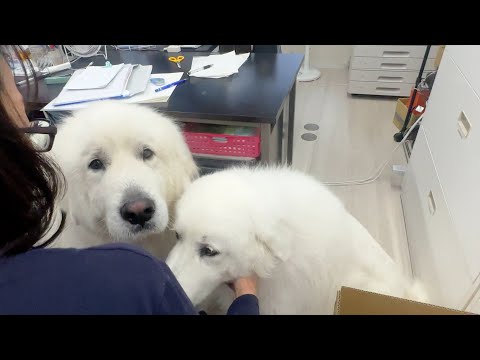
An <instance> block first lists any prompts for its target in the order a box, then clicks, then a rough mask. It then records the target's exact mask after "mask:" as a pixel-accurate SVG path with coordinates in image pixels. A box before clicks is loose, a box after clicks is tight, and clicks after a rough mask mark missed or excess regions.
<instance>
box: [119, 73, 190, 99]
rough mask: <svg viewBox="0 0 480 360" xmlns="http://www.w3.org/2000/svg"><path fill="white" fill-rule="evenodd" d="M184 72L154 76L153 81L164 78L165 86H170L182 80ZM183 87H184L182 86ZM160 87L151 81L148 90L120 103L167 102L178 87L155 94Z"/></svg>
mask: <svg viewBox="0 0 480 360" xmlns="http://www.w3.org/2000/svg"><path fill="white" fill-rule="evenodd" d="M182 75H183V72H175V73H167V74H152V76H151V77H150V78H151V79H155V78H156V79H158V78H163V79H165V84H164V85H168V84H171V83H173V82H175V81H178V80H180V79H181V78H182ZM162 86H163V85H162ZM180 86H182V85H180ZM159 87H160V86H156V85H153V84H152V82H151V81H149V82H148V85H147V88H146V89H145V91H144V92H143V93H141V94H138V95H135V96H132V97H131V98H128V99H123V100H120V101H124V102H128V103H153V102H166V101H167V100H168V98H169V97H170V95H172V94H173V91H174V90H175V89H176V88H177V86H176V85H175V86H172V87H169V88H168V89H165V90H162V91H159V92H155V89H158V88H159Z"/></svg>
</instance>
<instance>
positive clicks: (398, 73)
mask: <svg viewBox="0 0 480 360" xmlns="http://www.w3.org/2000/svg"><path fill="white" fill-rule="evenodd" d="M426 47H427V46H426V45H356V46H354V48H353V54H352V58H351V60H350V76H349V82H348V90H347V91H348V93H349V94H364V95H386V96H397V97H398V96H407V97H408V96H409V95H410V91H411V89H412V88H413V86H414V85H415V81H416V79H417V76H418V72H419V70H420V67H421V65H422V61H423V56H424V55H425V50H426ZM438 48H439V46H432V47H431V48H430V52H429V54H428V60H427V63H426V65H425V69H424V74H425V73H428V72H430V71H433V70H435V67H434V63H435V57H436V54H437V51H438Z"/></svg>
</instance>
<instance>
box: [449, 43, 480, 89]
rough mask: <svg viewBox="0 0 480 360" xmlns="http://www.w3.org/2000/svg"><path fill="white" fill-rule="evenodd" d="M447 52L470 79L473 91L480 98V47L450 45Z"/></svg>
mask: <svg viewBox="0 0 480 360" xmlns="http://www.w3.org/2000/svg"><path fill="white" fill-rule="evenodd" d="M445 52H446V53H447V54H448V55H450V57H451V58H452V59H453V62H454V63H455V64H456V65H457V66H458V67H459V69H460V71H461V72H462V73H463V75H464V76H465V77H466V78H467V79H468V82H469V83H470V85H471V86H472V88H473V90H475V92H476V93H477V95H478V96H480V68H479V64H480V46H479V45H448V46H446V47H445ZM444 56H445V55H444ZM442 61H443V60H442Z"/></svg>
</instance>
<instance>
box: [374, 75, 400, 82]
mask: <svg viewBox="0 0 480 360" xmlns="http://www.w3.org/2000/svg"><path fill="white" fill-rule="evenodd" d="M377 81H380V82H403V76H379V77H378V78H377Z"/></svg>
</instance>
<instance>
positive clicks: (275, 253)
mask: <svg viewBox="0 0 480 360" xmlns="http://www.w3.org/2000/svg"><path fill="white" fill-rule="evenodd" d="M291 239H292V237H291V231H290V230H289V229H288V227H287V224H285V223H284V222H283V221H278V222H277V223H276V224H270V225H267V226H266V225H265V224H262V225H261V228H260V229H259V231H258V232H257V233H256V234H255V240H256V241H257V243H258V244H259V245H260V247H261V248H262V249H263V250H264V254H265V255H267V257H265V256H262V258H263V259H261V260H260V263H262V268H263V269H262V271H263V272H270V270H271V269H272V268H273V267H274V266H275V264H278V263H281V262H284V261H286V260H288V258H289V257H290V255H291V246H292V244H291ZM268 258H269V259H268ZM257 270H258V269H257Z"/></svg>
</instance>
